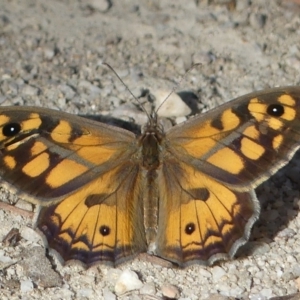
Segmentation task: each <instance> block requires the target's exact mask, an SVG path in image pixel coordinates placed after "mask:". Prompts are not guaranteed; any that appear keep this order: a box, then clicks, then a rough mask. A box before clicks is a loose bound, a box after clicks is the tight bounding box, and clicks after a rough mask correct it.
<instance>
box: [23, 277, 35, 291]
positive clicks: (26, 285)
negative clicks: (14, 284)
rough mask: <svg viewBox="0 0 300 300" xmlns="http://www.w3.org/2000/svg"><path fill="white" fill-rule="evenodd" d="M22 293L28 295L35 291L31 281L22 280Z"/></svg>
mask: <svg viewBox="0 0 300 300" xmlns="http://www.w3.org/2000/svg"><path fill="white" fill-rule="evenodd" d="M20 289H21V293H27V292H30V291H32V290H33V283H32V281H31V280H29V279H27V280H21V287H20Z"/></svg>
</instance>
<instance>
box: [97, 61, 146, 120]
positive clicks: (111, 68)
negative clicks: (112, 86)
mask: <svg viewBox="0 0 300 300" xmlns="http://www.w3.org/2000/svg"><path fill="white" fill-rule="evenodd" d="M102 65H104V66H106V67H108V68H109V69H110V70H111V71H112V72H113V73H114V74H115V75H116V76H117V78H118V79H119V80H120V82H121V83H122V84H123V85H124V87H125V88H126V90H127V91H128V92H129V94H130V95H131V96H132V97H133V99H134V100H135V101H136V102H137V103H138V104H139V105H140V106H141V108H142V110H143V111H144V112H145V114H146V115H147V117H148V119H149V120H150V119H151V117H150V115H149V113H148V112H147V111H146V110H145V108H144V105H143V104H142V103H141V101H140V100H139V99H138V98H137V97H136V96H134V95H133V93H132V92H131V90H130V89H129V87H128V86H127V85H126V83H125V82H124V81H123V80H122V79H121V77H120V76H119V75H118V73H117V72H116V71H115V70H114V68H113V67H112V66H111V65H109V64H108V63H106V62H102Z"/></svg>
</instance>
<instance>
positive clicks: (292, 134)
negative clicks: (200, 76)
mask: <svg viewBox="0 0 300 300" xmlns="http://www.w3.org/2000/svg"><path fill="white" fill-rule="evenodd" d="M299 145H300V87H283V88H275V89H269V90H263V91H259V92H255V93H251V94H248V95H244V96H242V97H239V98H237V99H235V100H232V101H230V102H228V103H226V104H224V105H221V106H219V107H217V108H215V109H213V110H211V111H209V112H207V113H204V114H200V115H198V116H196V117H193V118H191V119H189V120H188V121H186V122H184V123H182V124H179V125H177V126H174V127H172V128H171V129H169V130H167V131H164V129H163V128H162V126H161V125H160V124H159V121H158V118H157V115H156V114H152V115H151V116H150V117H149V120H148V123H147V124H146V125H145V128H144V131H143V133H142V134H140V135H138V136H136V135H135V134H133V133H131V132H130V131H127V130H124V129H122V128H117V127H114V126H110V125H106V124H103V123H99V122H95V121H92V120H89V119H86V118H82V117H79V116H75V115H71V114H67V113H64V112H59V111H54V110H50V109H45V108H37V107H1V108H0V177H1V181H2V184H5V185H6V186H8V187H10V188H11V189H12V190H13V191H15V192H16V193H17V194H18V195H19V196H20V197H21V198H23V199H25V200H27V201H29V202H31V203H34V204H37V205H39V207H40V212H39V215H38V218H37V222H36V227H37V229H38V230H39V231H40V232H41V233H42V234H43V236H44V238H45V240H46V244H47V246H48V247H49V248H50V249H52V250H54V251H55V252H57V253H58V255H59V257H60V259H61V261H62V262H67V261H72V260H76V261H80V262H81V263H82V264H83V265H85V266H86V267H90V266H92V265H94V264H97V263H105V264H110V265H113V266H116V265H118V264H120V263H122V262H124V261H126V260H129V259H131V258H133V257H135V256H136V255H137V254H138V253H142V252H146V251H148V252H150V253H153V254H154V255H156V256H159V257H162V258H164V259H166V260H169V261H171V262H174V263H176V264H178V265H179V266H181V267H185V266H188V265H190V264H194V263H199V264H213V263H214V262H215V261H218V260H221V259H228V258H232V257H233V256H234V255H235V253H236V251H237V249H238V248H239V247H240V246H241V245H243V244H244V243H246V242H247V240H248V238H249V235H250V231H251V228H252V226H253V224H254V223H255V221H256V220H257V219H258V217H259V213H260V205H259V202H258V200H257V197H256V194H255V192H254V189H255V188H256V187H257V186H258V185H259V184H261V183H262V182H263V181H265V180H266V179H268V178H269V177H270V176H271V175H272V174H274V173H275V172H276V171H277V170H278V169H279V168H281V167H283V166H284V165H285V164H287V162H288V161H289V160H290V159H291V158H292V156H293V154H294V153H295V151H296V150H297V149H298V148H299Z"/></svg>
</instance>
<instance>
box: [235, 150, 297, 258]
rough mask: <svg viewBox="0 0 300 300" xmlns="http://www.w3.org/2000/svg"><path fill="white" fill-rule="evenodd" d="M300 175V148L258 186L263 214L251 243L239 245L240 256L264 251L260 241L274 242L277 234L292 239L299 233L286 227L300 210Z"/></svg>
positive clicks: (255, 225)
mask: <svg viewBox="0 0 300 300" xmlns="http://www.w3.org/2000/svg"><path fill="white" fill-rule="evenodd" d="M299 175H300V151H298V152H297V153H296V154H295V156H294V157H293V159H292V160H291V161H290V163H289V164H287V165H286V166H285V167H283V168H282V169H281V170H279V171H278V172H277V173H275V174H274V175H273V176H272V177H270V179H268V180H267V181H265V182H264V183H263V184H261V185H260V186H259V187H258V188H256V194H257V198H258V200H259V202H260V205H261V212H260V216H259V219H258V221H257V222H256V223H255V224H254V226H253V229H252V234H251V236H250V239H249V243H246V244H245V245H244V246H242V247H241V248H240V249H239V251H238V253H237V256H238V257H243V256H249V255H254V254H256V253H260V250H259V248H260V247H259V246H260V245H262V244H270V243H271V242H273V241H274V240H275V239H276V238H286V239H288V238H289V237H291V236H293V235H295V234H297V232H295V231H294V230H292V229H290V230H286V231H285V229H286V228H288V226H289V222H291V221H292V220H293V219H294V218H295V217H297V215H298V212H299V204H300V202H299V199H300V176H299ZM257 245H258V247H257ZM265 249H266V248H265Z"/></svg>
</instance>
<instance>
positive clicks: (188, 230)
mask: <svg viewBox="0 0 300 300" xmlns="http://www.w3.org/2000/svg"><path fill="white" fill-rule="evenodd" d="M194 231H195V224H194V223H189V224H187V225H186V226H185V233H186V234H192V233H193V232H194Z"/></svg>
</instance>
